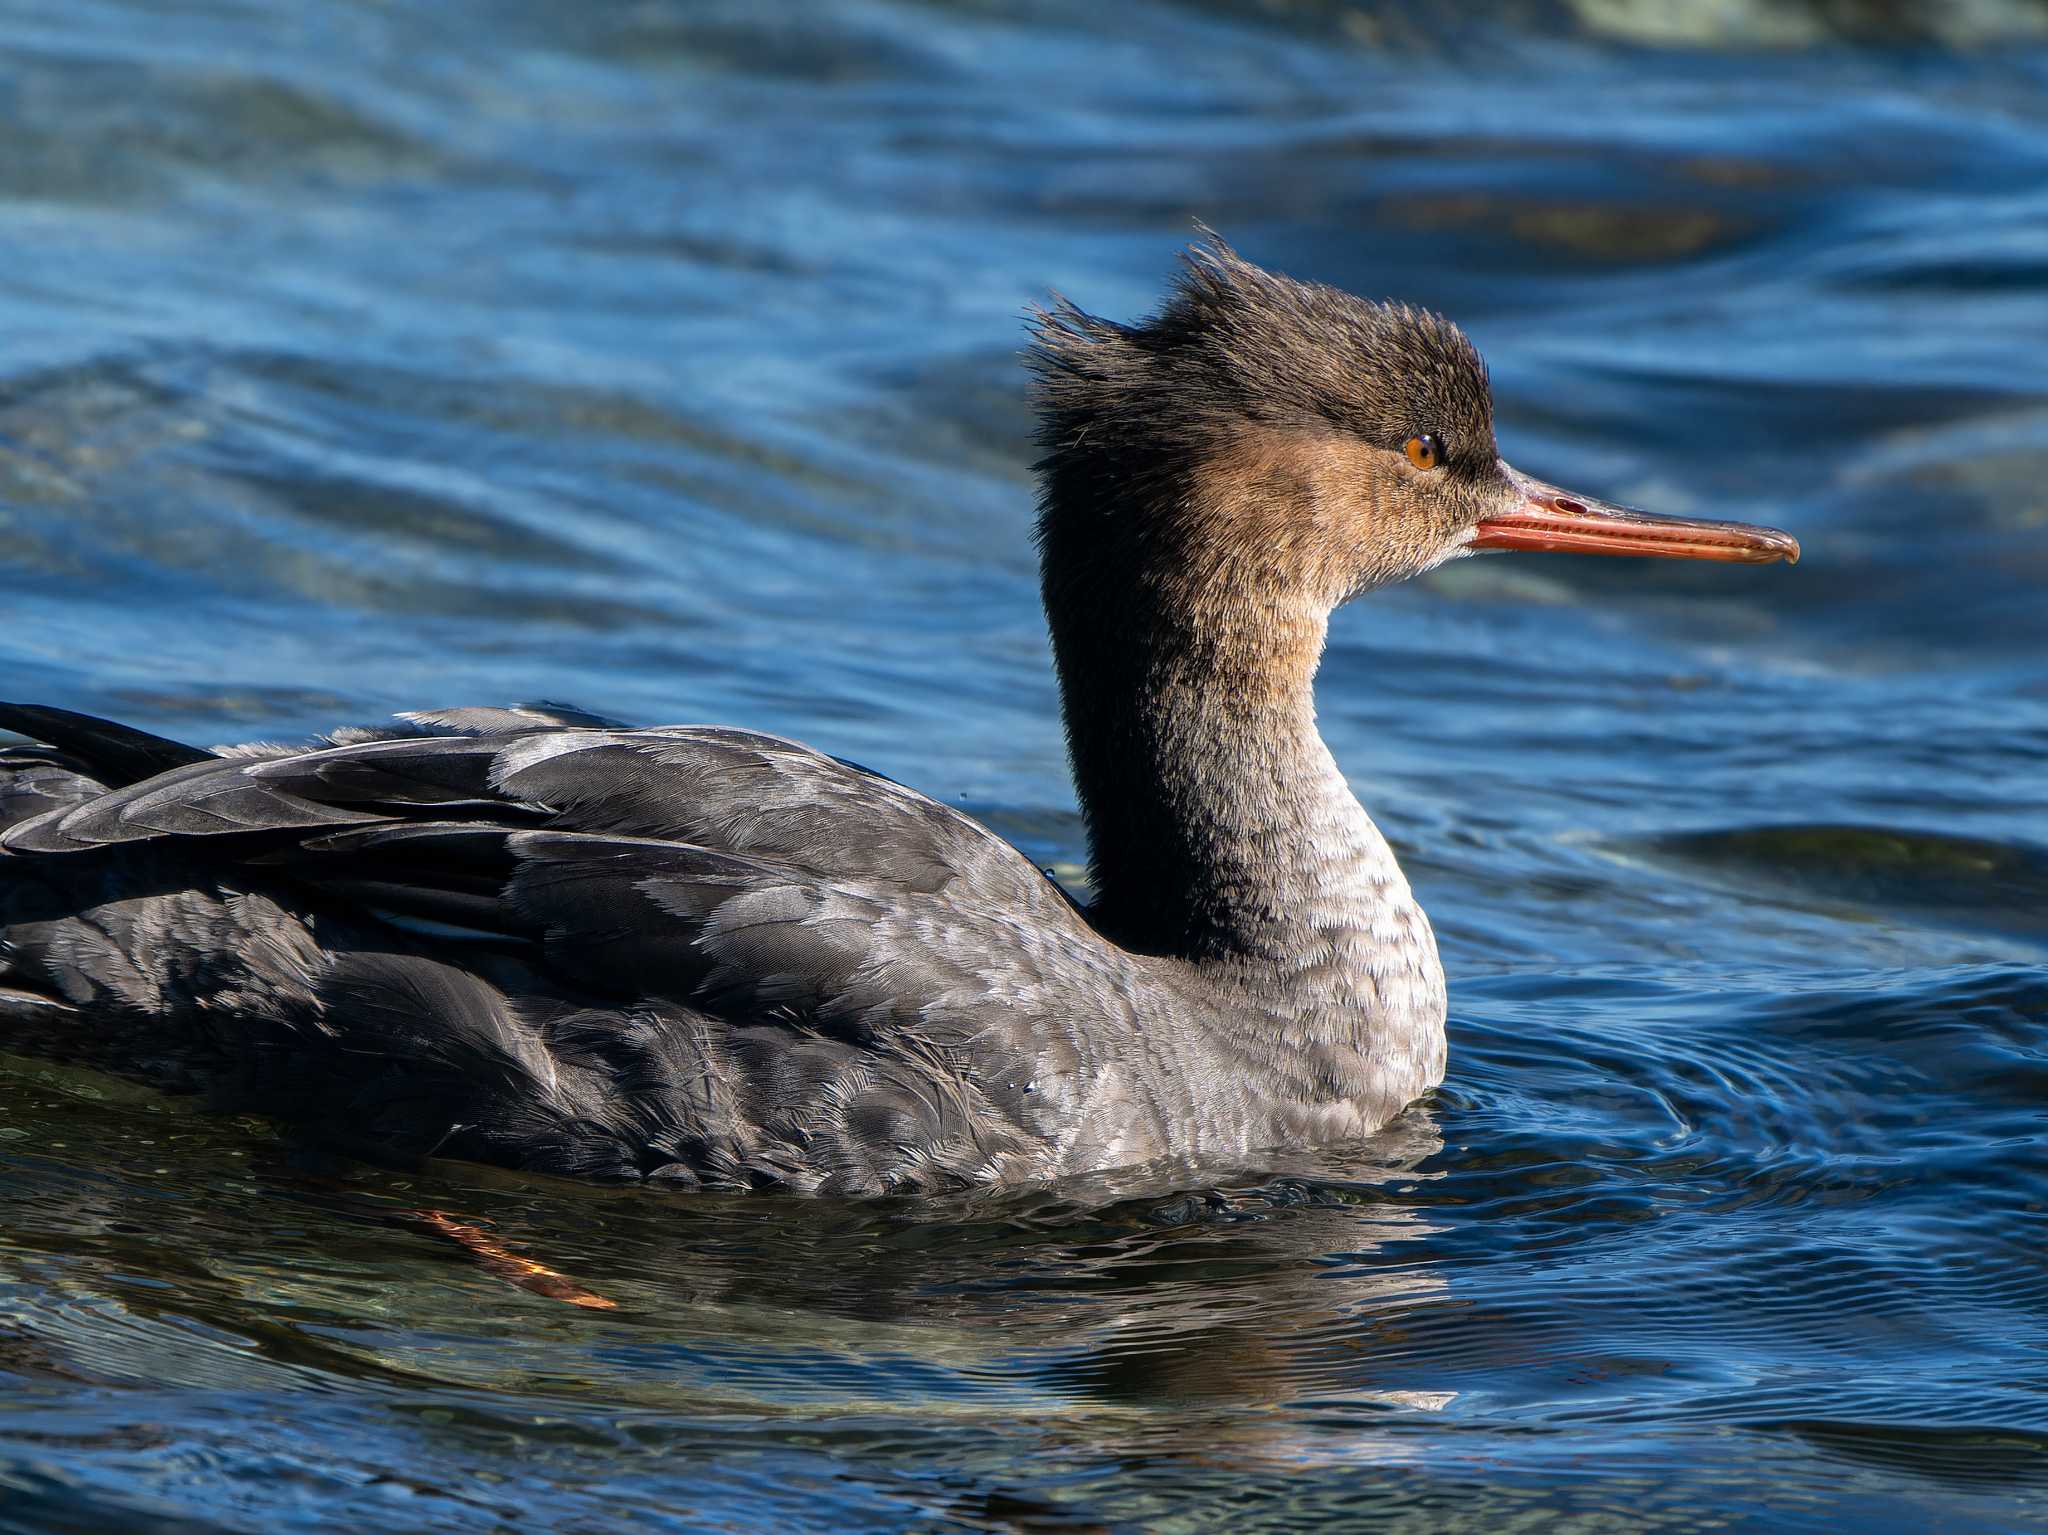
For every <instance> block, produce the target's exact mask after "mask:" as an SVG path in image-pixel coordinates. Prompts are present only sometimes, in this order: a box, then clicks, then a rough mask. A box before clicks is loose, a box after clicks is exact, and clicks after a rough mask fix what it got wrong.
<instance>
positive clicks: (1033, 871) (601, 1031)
mask: <svg viewBox="0 0 2048 1535" xmlns="http://www.w3.org/2000/svg"><path fill="white" fill-rule="evenodd" d="M1032 323H1033V330H1034V335H1035V340H1036V347H1035V349H1034V351H1033V352H1032V354H1031V363H1032V366H1033V368H1034V370H1035V372H1036V375H1037V404H1038V411H1039V419H1040V428H1039V442H1040V444H1041V445H1042V447H1043V448H1044V450H1045V452H1044V457H1043V458H1042V459H1041V461H1040V463H1039V466H1038V471H1039V475H1040V477H1041V484H1042V494H1041V497H1040V502H1039V518H1038V542H1039V550H1040V555H1041V560H1042V569H1043V593H1044V599H1045V610H1046V616H1047V619H1048V621H1049V622H1050V624H1051V629H1052V642H1053V657H1054V661H1055V664H1056V666H1057V669H1058V673H1059V681H1060V698H1061V705H1062V708H1063V710H1064V712H1065V718H1066V729H1067V741H1068V745H1069V748H1070V750H1071V753H1072V758H1073V765H1074V777H1075V783H1076V787H1077V789H1078V791H1079V795H1080V802H1081V807H1082V809H1083V811H1084V813H1085V815H1086V819H1087V829H1088V845H1089V854H1090V871H1091V878H1092V883H1093V888H1094V900H1093V902H1092V904H1090V905H1088V906H1087V907H1081V906H1078V905H1076V904H1075V903H1074V902H1073V901H1072V900H1070V899H1069V898H1068V897H1067V895H1066V894H1065V893H1064V892H1063V891H1062V890H1061V889H1060V887H1059V886H1058V885H1056V884H1054V883H1053V882H1052V881H1051V880H1050V879H1048V878H1047V877H1046V876H1045V875H1044V874H1043V873H1041V872H1040V871H1039V870H1038V869H1037V868H1036V867H1035V866H1034V865H1033V864H1032V863H1031V862H1030V860H1028V859H1027V858H1025V857H1024V856H1023V855H1022V854H1021V853H1019V852H1017V851H1016V850H1015V849H1014V848H1012V847H1010V846H1009V845H1008V844H1007V843H1005V842H1004V841H1003V840H1002V839H1001V838H999V837H997V836H996V835H995V834H994V833H993V832H991V831H989V830H988V829H987V828H985V827H983V826H981V825H979V824H978V823H976V822H975V821H972V820H970V819H968V818H967V817H966V816H963V815H961V814H959V813H957V812H955V811H953V810H949V809H948V808H946V807H945V806H944V805H941V804H939V803H937V802H936V801H934V800H930V799H927V798H925V797H924V796H923V795H921V794H918V793H916V792H915V791H913V790H910V789H907V788H904V787H902V786H901V785H898V784H896V783H893V782H891V781H889V780H888V779H885V778H881V777H879V776H877V775H875V774H873V773H870V772H867V771H864V770H863V769H861V768H859V767H856V766H854V765H852V764H850V763H846V762H842V761H838V760H836V759H834V758H831V757H827V756H824V755H822V754H820V753H819V752H816V751H814V750H812V749H811V748H809V747H806V746H801V745H799V744H797V743H796V742H794V741H788V740H783V739H780V738H778V737H775V736H768V735H759V734H755V733H753V732H750V731H744V730H735V729H728V728H724V727H718V726H703V725H687V726H669V727H660V728H655V729H631V728H628V727H626V726H623V725H619V724H616V723H614V722H612V721H608V720H604V719H599V718H597V717H595V716H591V715H585V714H580V713H577V712H574V711H568V710H560V709H550V708H520V709H450V710H441V711H435V712H429V713H421V714H411V715H406V716H403V717H402V718H404V719H405V720H406V721H407V722H408V723H407V724H406V725H405V726H403V727H401V728H397V729H381V730H346V731H340V732H337V733H336V734H335V735H334V736H332V737H330V738H327V739H326V740H325V741H323V742H321V743H320V744H318V745H315V746H312V747H307V748H281V747H268V746H263V747H244V748H225V749H221V750H219V751H201V750H198V749H196V748H193V747H188V746H184V745H180V744H178V743H176V742H172V741H167V740H162V739H160V738H157V737H154V736H150V735H146V734H143V733H142V732H139V731H135V730H131V729H127V728H125V727H122V726H119V725H114V724H110V723H108V722H105V721H102V720H96V719H91V718H87V717H85V716H81V715H75V714H70V713H67V712H64V711H61V710H55V709H44V708H36V707H30V706H4V707H0V725H4V726H6V727H8V728H11V729H13V730H15V731H17V732H20V733H21V734H24V735H27V736H29V737H31V738H33V739H34V740H37V741H40V742H44V743H47V744H46V745H44V746H27V747H15V748H12V749H7V750H5V751H4V754H0V825H4V826H6V827H7V830H6V831H5V834H4V837H0V846H4V848H5V850H6V854H7V856H6V857H5V858H4V859H0V1048H24V1049H35V1050H38V1051H45V1052H48V1051H55V1052H59V1053H63V1054H68V1055H72V1056H76V1057H83V1058H86V1059H89V1060H91V1061H93V1062H95V1063H97V1064H100V1065H102V1066H106V1067H110V1068H113V1069H116V1070H120V1071H124V1072H128V1073H131V1074H140V1075H142V1076H145V1077H148V1078H152V1079H155V1080H157V1081H160V1082H164V1083H167V1084H169V1085H173V1086H186V1087H192V1088H198V1089H202V1090H204V1091H206V1092H208V1093H209V1094H211V1095H212V1097H213V1099H214V1101H215V1102H217V1103H219V1104H221V1105H222V1106H225V1107H230V1108H234V1109H238V1110H243V1111H254V1112H259V1113H264V1114H268V1115H271V1116H273V1117H276V1118H279V1119H282V1120H286V1121H289V1122H292V1123H294V1124H296V1125H298V1126H300V1127H301V1128H302V1129H304V1130H306V1131H309V1132H311V1133H313V1134H315V1135H316V1136H318V1137H320V1138H321V1139H323V1140H325V1141H326V1142H327V1143H329V1144H333V1145H336V1146H338V1147H340V1148H343V1149H348V1150H352V1151H357V1152H361V1153H366V1154H369V1155H373V1156H378V1157H394V1156H396V1157H417V1156H421V1155H444V1156H455V1157H468V1158H474V1159H478V1160H482V1161H486V1162H495V1163H501V1164H507V1165H510V1166H513V1167H518V1168H524V1169H530V1170H535V1171H542V1172H549V1173H569V1174H580V1175H586V1176H592V1177H601V1178H611V1179H633V1180H647V1181H650V1182H661V1183H667V1184H680V1185H701V1186H706V1187H714V1188H727V1189H734V1188H738V1189H745V1188H785V1189H796V1190H804V1191H809V1192H813V1193H832V1194H877V1193H887V1192H897V1191H912V1190H921V1189H929V1188H934V1187H942V1186H957V1185H962V1184H967V1185H977V1184H979V1185H1002V1184H1016V1183H1021V1182H1027V1181H1031V1180H1039V1179H1049V1178H1055V1177H1059V1176H1062V1175H1066V1174H1073V1173H1082V1172H1091V1171H1096V1170H1101V1169H1107V1168H1114V1167H1120V1166H1126V1165H1132V1164H1139V1163H1146V1162H1152V1161H1156V1160H1163V1159H1187V1160H1192V1161H1201V1162H1213V1163H1217V1164H1228V1165H1234V1166H1244V1165H1247V1164H1252V1163H1255V1162H1256V1161H1257V1159H1258V1157H1259V1155H1260V1153H1261V1151H1262V1150H1267V1149H1270V1148H1276V1147H1299V1146H1303V1145H1311V1144H1322V1143H1330V1142H1335V1141H1340V1140H1345V1139H1349V1138H1353V1137H1358V1136H1363V1135H1366V1134H1368V1133H1369V1132H1371V1131H1374V1130H1376V1129H1378V1128H1379V1127H1380V1126H1381V1125H1382V1124H1384V1123H1385V1122H1386V1121H1387V1120H1388V1119H1389V1118H1390V1117H1392V1116H1393V1115H1395V1114H1397V1113H1399V1112H1400V1110H1401V1109H1402V1107H1403V1106H1404V1105H1406V1104H1408V1103H1409V1102H1411V1101H1412V1100H1414V1099H1415V1098H1417V1097H1418V1096H1420V1095H1421V1094H1422V1093H1424V1092H1426V1091H1427V1090H1428V1089H1429V1088H1430V1087H1432V1086H1433V1085H1434V1084H1436V1083H1437V1082H1439V1081H1440V1080H1442V1077H1443V1072H1444V1008H1445V998H1444V977H1443V970H1442V968H1441V966H1440V965H1439V963H1438V960H1437V950H1436V942H1435V939H1434V937H1433V936H1432V934H1431V932H1430V926H1429V922H1428V919H1427V918H1425V917H1424V916H1423V913H1422V909H1421V908H1420V907H1419V906H1418V905H1417V904H1416V902H1415V898H1414V896H1413V895H1412V894H1411V893H1410V892H1409V888H1408V882H1407V881H1406V880H1405V879H1404V878H1403V877H1402V874H1401V870H1400V868H1399V866H1398V865H1397V864H1396V862H1395V860H1394V855H1393V853H1392V852H1391V850H1390V849H1389V848H1388V846H1387V842H1386V839H1385V838H1383V837H1382V836H1381V835H1380V832H1379V830H1378V828H1377V827H1375V826H1374V825H1373V823H1372V821H1371V819H1370V818H1369V817H1368V816H1367V815H1366V813H1365V811H1364V809H1363V808H1361V806H1360V805H1359V803H1358V801H1357V800H1356V799H1355V798H1354V797H1353V796H1352V793H1351V790H1350V788H1349V787H1348V785H1347V784H1346V783H1345V780H1344V776H1343V774H1342V773H1341V772H1339V771H1338V768H1337V764H1336V763H1335V761H1334V760H1332V758H1331V756H1330V752H1329V750H1328V748H1327V747H1325V746H1324V744H1323V741H1322V737H1321V736H1320V735H1319V734H1318V733H1317V731H1316V725H1315V708H1314V699H1313V694H1312V684H1313V680H1314V676H1315V671H1316V665H1317V661H1318V658H1319V657H1320V655H1321V653H1322V648H1323V639H1324V632H1325V628H1326V626H1327V622H1328V619H1329V615H1330V612H1331V610H1332V609H1333V608H1335V607H1336V606H1337V605H1338V604H1340V603H1343V602H1346V601H1349V600H1350V599H1351V598H1353V597H1355V596H1357V595H1359V594H1360V593H1361V592H1364V591H1367V590H1369V589H1370V588H1372V587H1375V586H1378V585H1381V584H1383V583H1385V582H1389V581H1398V580H1400V579H1402V578H1403V577H1406V576H1412V575H1414V574H1416V573H1417V572H1419V571H1424V570H1428V569H1429V568H1430V567H1432V566H1434V565H1437V564H1439V563H1441V562H1443V561H1444V560H1447V559H1451V558H1453V557H1455V556H1459V555H1464V554H1470V553H1474V552H1476V551H1479V550H1486V549H1561V550H1573V551H1577V552H1580V553H1587V554H1621V555H1664V556H1671V557H1676V558H1682V559H1708V560H1744V561H1769V560H1794V559H1797V558H1798V554H1799V546H1798V545H1797V543H1795V542H1794V541H1793V539H1792V538H1790V537H1789V536H1787V535H1786V534H1784V533H1780V532H1776V531H1774V530H1771V529H1768V528H1758V527H1749V526H1745V525H1742V524H1737V523H1725V522H1702V521H1691V520H1680V519H1671V518H1659V517H1651V516H1648V515H1646V514H1644V513H1641V512H1634V511H1628V510H1624V509H1622V508H1620V507H1615V506H1609V505H1607V504H1605V503H1603V502H1599V501H1595V500H1592V499H1591V498H1589V497H1585V496H1578V495H1572V494H1567V493H1566V492H1564V491H1561V490H1558V489H1556V488H1555V487H1553V486H1549V485H1545V484H1542V483H1540V482H1538V481H1535V480H1532V479H1530V478H1529V477H1527V476H1526V475H1523V474H1521V473H1519V472H1518V471H1516V470H1514V469H1512V468H1510V467H1509V466H1508V465H1507V464H1505V463H1503V462H1502V461H1501V458H1500V455H1499V452H1498V451H1497V449H1496V447H1495V443H1494V433H1493V411H1492V397H1491V393H1490V391H1489V389H1488V385H1487V378H1486V369H1485V366H1484V364H1482V363H1481V361H1480V358H1479V354H1478V353H1477V352H1476V351H1475V350H1474V349H1473V347H1472V345H1471V343H1470V342H1468V341H1467V340H1466V339H1465V337H1464V335H1463V334H1462V333H1461V332H1460V331H1459V330H1458V329H1457V328H1456V327H1455V326H1453V325H1452V324H1451V323H1450V322H1448V321H1447V320H1444V319H1442V318H1440V317H1438V316H1436V315H1433V314H1427V313H1423V312H1420V311H1417V310H1414V309H1408V308H1403V307H1399V306H1394V305H1383V304H1374V303H1368V302H1365V301H1363V300H1360V299H1358V298H1354V297H1352V296H1351V295H1349V294H1346V293H1342V292H1339V291H1337V290H1335V289H1332V288H1328V287H1322V286H1318V285H1315V284H1309V283H1301V282H1295V281H1292V280H1290V279H1288V278H1286V277H1282V276H1278V275H1276V274H1274V273H1271V272H1267V271H1264V270H1261V269H1260V268H1258V267H1256V266H1254V265H1252V264H1251V263H1249V262H1247V261H1245V260H1243V259H1242V258H1240V257H1239V256H1237V255H1236V254H1235V253H1234V252H1233V251H1231V250H1230V249H1229V247H1227V246H1226V245H1224V244H1223V243H1222V242H1221V241H1220V240H1214V241H1210V242H1207V243H1204V244H1203V245H1200V246H1198V247H1196V248H1195V249H1194V250H1192V251H1191V252H1190V253H1189V254H1188V257H1187V259H1186V264H1185V266H1184V269H1183V270H1182V271H1181V272H1180V273H1179V275H1178V277H1177V279H1176V281H1175V284H1174V286H1173V289H1172V292H1171V294H1170V295H1169V297H1168V299H1167V302H1166V304H1165V306H1164V307H1163V308H1162V309H1161V310H1160V311H1159V313H1158V314H1156V315H1154V316H1153V317H1151V318H1150V319H1147V320H1144V321H1142V322H1140V323H1138V324H1136V325H1119V324H1115V323H1113V322H1111V321H1108V320H1103V319H1098V318H1095V317H1094V316H1092V315H1088V314H1084V313H1083V312H1082V311H1080V310H1079V309H1076V308H1074V307H1072V306H1071V305H1069V304H1067V303H1065V302H1064V301H1061V302H1058V303H1056V304H1055V305H1054V306H1053V307H1052V308H1051V309H1049V310H1046V311H1042V312H1038V313H1036V314H1035V315H1034V316H1033V322H1032Z"/></svg>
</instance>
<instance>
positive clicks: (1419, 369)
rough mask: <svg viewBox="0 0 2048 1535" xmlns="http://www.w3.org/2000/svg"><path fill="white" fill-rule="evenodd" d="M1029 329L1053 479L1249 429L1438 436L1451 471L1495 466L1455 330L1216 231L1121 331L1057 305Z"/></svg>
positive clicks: (1481, 397) (1483, 413)
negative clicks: (1277, 262) (1262, 261)
mask: <svg viewBox="0 0 2048 1535" xmlns="http://www.w3.org/2000/svg"><path fill="white" fill-rule="evenodd" d="M1031 331H1032V336H1033V339H1034V341H1035V343H1036V345H1035V346H1034V347H1033V348H1032V349H1031V351H1030V352H1029V354H1028V355H1027V361H1028V362H1029V365H1030V367H1031V369H1032V371H1033V372H1034V374H1035V375H1036V377H1037V385H1036V390H1035V399H1036V403H1037V405H1038V409H1039V432H1038V441H1039V444H1040V446H1042V447H1044V448H1045V449H1047V450H1048V457H1047V459H1046V461H1045V463H1044V465H1042V467H1043V468H1045V469H1047V470H1049V471H1055V472H1056V471H1057V470H1058V469H1059V468H1060V467H1061V465H1062V460H1066V459H1069V458H1072V457H1074V456H1077V455H1087V456H1091V457H1092V456H1098V455H1102V454H1106V453H1117V454H1127V453H1130V452H1137V453H1140V454H1143V453H1144V452H1145V451H1146V450H1148V449H1150V450H1153V451H1159V450H1166V451H1175V452H1186V451H1188V450H1190V449H1197V450H1198V449H1200V448H1202V447H1204V446H1213V445H1217V444H1218V441H1219V439H1221V438H1227V436H1228V435H1229V434H1230V433H1231V432H1232V431H1233V430H1235V429H1237V428H1240V427H1241V426H1242V425H1243V424H1245V423H1252V424H1256V425H1260V426H1269V427H1280V428H1283V429H1293V430H1310V431H1325V430H1334V431H1338V432H1344V433H1348V434H1350V435H1353V436H1356V437H1358V438H1361V439H1363V440H1364V441H1366V442H1367V443H1370V444H1371V445H1372V446H1375V447H1380V448H1386V449H1389V450H1391V451H1395V452H1398V451H1400V449H1401V446H1402V444H1403V443H1405V442H1406V441H1407V439H1408V438H1409V437H1411V436H1413V435H1414V434H1416V433H1418V432H1429V433H1432V434H1434V435H1435V436H1436V437H1437V439H1438V440H1439V442H1440V443H1441V444H1442V445H1443V450H1444V453H1445V455H1446V458H1445V462H1446V464H1447V465H1448V466H1449V467H1450V468H1452V469H1453V470H1457V469H1465V470H1467V471H1468V472H1475V473H1476V472H1488V471H1491V469H1492V468H1493V465H1494V462H1495V459H1496V457H1497V451H1496V449H1495V446H1494V437H1493V397H1492V392H1491V390H1490V389H1489V387H1488V384H1487V377H1486V364H1485V363H1484V362H1483V361H1482V360H1481V358H1480V356H1479V353H1478V351H1477V349H1475V348H1474V347H1473V345H1472V343H1471V342H1470V341H1468V340H1467V339H1466V337H1465V334H1464V332H1463V331H1461V330H1459V329H1458V327H1457V326H1455V325H1453V324H1452V323H1451V322H1450V321H1449V320H1446V319H1444V318H1443V317H1442V316H1441V315H1437V314H1432V313H1430V312H1428V311H1426V310H1418V309H1411V308H1409V307H1407V306H1405V305H1400V304H1375V303H1372V302H1370V301H1369V300H1366V299H1361V298H1357V297H1355V296H1354V295H1352V294H1349V293H1345V292H1343V291H1342V290H1341V289H1337V288H1332V287H1328V286H1326V285H1324V284H1322V283H1305V282H1297V281H1295V280H1294V279H1293V278H1290V277H1284V276H1281V275H1280V274H1279V273H1276V272H1268V271H1266V270H1264V269H1263V268H1261V267H1257V266H1254V265H1253V264H1252V263H1251V262H1249V261H1246V260H1245V259H1244V258H1243V257H1242V256H1239V255H1238V254H1237V252H1236V251H1234V250H1232V249H1231V248H1230V246H1229V245H1228V244H1226V243H1225V242H1224V240H1223V239H1222V237H1221V236H1219V235H1217V234H1215V233H1214V232H1213V231H1205V234H1204V238H1203V240H1202V241H1201V243H1199V244H1197V245H1195V246H1193V247H1191V248H1190V249H1189V250H1188V251H1186V252H1185V253H1184V255H1183V257H1182V266H1181V270H1180V271H1179V273H1178V274H1177V275H1176V277H1175V280H1174V284H1173V288H1172V290H1171V292H1170V293H1169V295H1168V297H1167V301H1166V303H1165V304H1164V305H1163V306H1162V307H1161V308H1160V310H1159V312H1158V313H1157V314H1155V315H1153V316H1151V317H1150V318H1148V319H1146V320H1143V321H1140V322H1139V323H1138V324H1135V325H1119V324H1117V323H1116V322H1115V321H1112V320H1105V319H1102V318H1099V317H1098V316H1095V315H1091V314H1088V313H1086V312H1085V311H1083V310H1081V309H1080V308H1078V307H1076V306H1075V305H1074V304H1073V303H1071V302H1069V301H1068V300H1066V299H1064V298H1060V297H1057V296H1056V297H1055V298H1054V300H1053V303H1052V304H1051V306H1050V307H1049V308H1045V309H1040V310H1037V311H1035V312H1034V313H1033V315H1032V316H1031ZM1129 467H1137V466H1135V465H1132V466H1129Z"/></svg>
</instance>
